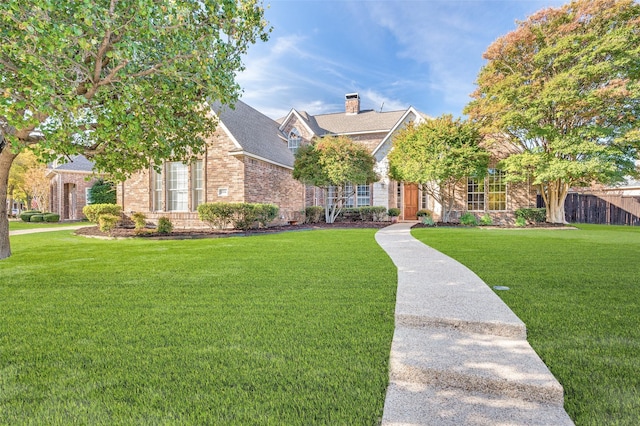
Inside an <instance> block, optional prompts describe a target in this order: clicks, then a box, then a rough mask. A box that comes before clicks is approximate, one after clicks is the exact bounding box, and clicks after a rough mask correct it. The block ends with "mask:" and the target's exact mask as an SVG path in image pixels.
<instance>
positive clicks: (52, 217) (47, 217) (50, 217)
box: [43, 213, 60, 222]
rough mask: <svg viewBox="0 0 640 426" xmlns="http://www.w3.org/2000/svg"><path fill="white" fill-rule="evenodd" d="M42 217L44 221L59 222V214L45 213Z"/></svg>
mask: <svg viewBox="0 0 640 426" xmlns="http://www.w3.org/2000/svg"><path fill="white" fill-rule="evenodd" d="M43 218H44V221H45V222H60V215H59V214H57V213H47V214H45V215H44V217H43Z"/></svg>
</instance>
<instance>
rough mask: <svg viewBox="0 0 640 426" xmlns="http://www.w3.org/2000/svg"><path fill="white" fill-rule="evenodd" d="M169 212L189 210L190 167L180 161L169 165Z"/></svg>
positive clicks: (167, 168)
mask: <svg viewBox="0 0 640 426" xmlns="http://www.w3.org/2000/svg"><path fill="white" fill-rule="evenodd" d="M166 170H167V211H172V212H186V211H187V210H189V166H187V165H186V164H184V163H181V162H179V161H172V162H170V163H167V165H166Z"/></svg>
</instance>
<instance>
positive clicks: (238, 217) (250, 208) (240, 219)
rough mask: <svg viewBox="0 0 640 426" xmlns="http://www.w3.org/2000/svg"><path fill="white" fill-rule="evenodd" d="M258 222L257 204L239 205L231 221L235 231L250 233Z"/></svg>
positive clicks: (235, 208) (235, 207)
mask: <svg viewBox="0 0 640 426" xmlns="http://www.w3.org/2000/svg"><path fill="white" fill-rule="evenodd" d="M257 221H258V215H257V213H256V207H255V204H249V203H238V204H237V205H236V206H234V215H233V218H232V220H231V223H232V224H233V227H234V228H235V229H240V230H242V231H248V230H249V229H251V228H253V227H254V226H255V224H256V222H257Z"/></svg>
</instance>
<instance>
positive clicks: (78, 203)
mask: <svg viewBox="0 0 640 426" xmlns="http://www.w3.org/2000/svg"><path fill="white" fill-rule="evenodd" d="M47 177H48V178H49V180H50V183H49V185H50V186H49V188H50V193H49V211H51V212H52V213H57V214H59V215H60V220H82V219H84V218H85V217H84V214H83V213H82V209H83V207H84V206H86V205H87V200H88V194H89V189H90V188H91V187H92V186H93V184H94V183H95V182H96V177H95V176H94V173H93V162H91V161H90V160H88V159H87V158H86V157H85V156H84V155H73V156H71V157H69V159H68V161H66V162H63V161H58V162H54V163H51V164H49V165H48V166H47Z"/></svg>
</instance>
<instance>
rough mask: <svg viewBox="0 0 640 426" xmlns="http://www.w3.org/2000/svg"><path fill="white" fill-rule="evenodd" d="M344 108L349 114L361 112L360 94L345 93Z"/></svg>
mask: <svg viewBox="0 0 640 426" xmlns="http://www.w3.org/2000/svg"><path fill="white" fill-rule="evenodd" d="M344 109H345V112H346V113H347V114H350V115H353V114H358V113H359V112H360V96H359V95H358V94H357V93H347V94H346V95H344Z"/></svg>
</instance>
